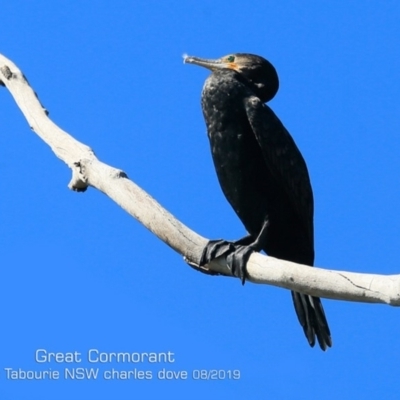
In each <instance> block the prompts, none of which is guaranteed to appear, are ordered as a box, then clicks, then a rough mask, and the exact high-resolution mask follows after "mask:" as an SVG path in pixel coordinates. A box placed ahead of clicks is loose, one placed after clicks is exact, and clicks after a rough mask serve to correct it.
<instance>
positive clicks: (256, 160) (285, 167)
mask: <svg viewBox="0 0 400 400" xmlns="http://www.w3.org/2000/svg"><path fill="white" fill-rule="evenodd" d="M184 62H186V63H189V64H196V65H200V66H202V67H205V68H208V69H209V70H211V71H212V73H211V75H210V76H209V77H208V78H207V80H206V81H205V84H204V87H203V93H202V98H201V104H202V108H203V114H204V118H205V121H206V125H207V131H208V138H209V140H210V145H211V152H212V157H213V160H214V165H215V169H216V172H217V175H218V180H219V183H220V185H221V188H222V191H223V192H224V194H225V196H226V198H227V200H228V201H229V203H230V204H231V206H232V207H233V209H234V210H235V212H236V214H237V215H238V216H239V218H240V219H241V221H242V223H243V224H244V226H245V228H246V230H247V232H248V233H249V235H248V236H246V237H244V238H242V239H240V240H237V241H235V242H228V241H225V240H213V241H210V242H209V243H208V244H207V246H206V248H205V249H204V251H203V255H202V258H201V262H200V263H201V265H205V264H207V263H208V262H210V261H211V260H212V259H214V258H216V257H219V256H222V255H225V256H226V257H227V262H228V266H229V267H230V268H231V270H232V273H233V274H234V275H235V276H237V277H239V278H240V279H241V280H242V283H244V281H245V277H246V263H247V261H248V259H249V257H250V254H251V253H252V252H253V251H261V250H264V251H265V252H266V253H267V254H268V255H270V256H273V257H276V258H281V259H283V260H289V261H292V262H297V263H301V264H306V265H310V266H312V265H313V263H314V227H313V213H314V210H313V208H314V205H313V194H312V189H311V184H310V178H309V175H308V170H307V166H306V163H305V161H304V159H303V157H302V155H301V153H300V151H299V149H298V148H297V146H296V144H295V142H294V141H293V139H292V137H291V136H290V134H289V132H288V131H287V130H286V129H285V127H284V126H283V124H282V123H281V121H280V120H279V119H278V117H277V116H276V115H275V114H274V112H273V111H272V110H271V109H270V108H269V107H268V106H267V105H266V104H264V103H266V102H267V101H269V100H271V99H272V98H273V97H274V96H275V94H276V93H277V91H278V88H279V80H278V75H277V73H276V70H275V68H274V67H273V65H272V64H271V63H270V62H269V61H267V60H266V59H264V58H262V57H260V56H256V55H252V54H244V53H237V54H230V55H227V56H224V57H222V58H219V59H217V60H209V59H202V58H198V57H191V56H185V57H184ZM292 297H293V302H294V306H295V309H296V313H297V316H298V318H299V321H300V324H301V326H302V327H303V329H304V333H305V335H306V337H307V339H308V342H309V344H310V346H314V344H315V337H317V339H318V342H319V345H320V347H321V349H322V350H325V349H326V348H327V347H331V346H332V340H331V336H330V331H329V327H328V323H327V320H326V317H325V313H324V310H323V308H322V304H321V300H320V299H319V298H318V297H313V296H308V295H304V294H301V293H297V292H292Z"/></svg>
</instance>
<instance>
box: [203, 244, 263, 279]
mask: <svg viewBox="0 0 400 400" xmlns="http://www.w3.org/2000/svg"><path fill="white" fill-rule="evenodd" d="M254 251H256V250H255V249H254V248H253V247H252V246H242V245H239V244H235V243H232V242H228V241H226V240H222V239H219V240H210V241H209V242H208V243H207V245H206V247H204V250H203V253H202V255H201V258H200V266H203V265H205V264H208V263H209V262H211V261H212V260H214V259H215V258H218V257H223V256H224V257H226V262H227V264H228V268H229V269H230V270H231V272H232V274H233V275H234V276H236V277H237V278H239V279H240V281H241V282H242V285H244V283H245V281H246V276H247V270H246V264H247V261H248V260H249V258H250V255H251V253H253V252H254Z"/></svg>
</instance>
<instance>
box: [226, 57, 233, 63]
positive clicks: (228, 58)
mask: <svg viewBox="0 0 400 400" xmlns="http://www.w3.org/2000/svg"><path fill="white" fill-rule="evenodd" d="M226 61H228V62H234V61H235V56H229V57H227V58H226Z"/></svg>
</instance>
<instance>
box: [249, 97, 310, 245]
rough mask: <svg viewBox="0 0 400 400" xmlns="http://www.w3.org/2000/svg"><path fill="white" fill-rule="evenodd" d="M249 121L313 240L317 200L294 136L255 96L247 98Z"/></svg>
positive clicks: (270, 164)
mask: <svg viewBox="0 0 400 400" xmlns="http://www.w3.org/2000/svg"><path fill="white" fill-rule="evenodd" d="M244 102H245V108H246V113H247V117H248V120H249V123H250V125H251V127H252V130H253V132H254V135H255V136H256V139H257V141H258V143H259V145H260V148H261V151H262V153H263V156H264V159H265V162H266V164H267V166H268V168H269V170H270V172H271V174H272V176H274V177H275V179H276V180H277V182H279V184H280V185H282V186H283V189H284V191H285V192H286V193H287V196H288V198H289V199H290V201H291V203H292V204H293V207H294V209H295V210H297V213H298V215H299V217H300V220H301V221H302V222H303V224H304V228H305V232H307V233H308V234H309V235H310V236H309V237H310V240H311V243H314V229H313V214H314V201H313V193H312V189H311V183H310V177H309V175H308V170H307V165H306V163H305V161H304V158H303V156H302V155H301V153H300V151H299V149H298V148H297V146H296V144H295V142H294V140H293V138H292V137H291V136H290V134H289V132H288V131H287V130H286V129H285V127H284V126H283V124H282V122H281V121H280V120H279V118H278V117H277V116H276V115H275V113H274V112H273V111H272V110H271V109H270V108H269V107H268V106H267V105H265V104H264V103H262V102H261V100H260V99H259V98H258V97H256V96H250V97H247V98H246V99H245V101H244Z"/></svg>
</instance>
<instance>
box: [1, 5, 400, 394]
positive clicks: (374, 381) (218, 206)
mask: <svg viewBox="0 0 400 400" xmlns="http://www.w3.org/2000/svg"><path fill="white" fill-rule="evenodd" d="M399 25H400V3H398V2H396V1H389V0H388V1H386V2H373V1H363V2H361V1H350V2H346V3H344V2H341V3H340V4H339V3H338V2H334V1H324V2H317V1H305V2H301V4H300V3H299V2H296V1H289V0H283V1H279V2H277V1H275V2H272V1H253V2H251V4H248V5H245V2H243V1H241V2H239V1H235V0H233V1H229V2H228V1H225V0H224V1H209V0H205V1H201V2H194V1H187V2H183V1H182V2H178V1H171V2H156V1H148V0H147V1H136V2H132V1H130V2H129V1H125V2H124V1H116V2H113V3H111V2H106V1H97V2H78V1H69V2H66V1H58V2H53V3H51V2H45V1H35V2H26V1H18V0H15V1H9V2H5V3H4V4H3V5H2V41H1V42H2V45H1V50H0V52H1V53H3V54H4V55H6V56H7V57H9V58H11V59H12V60H13V61H14V62H15V63H16V64H17V65H18V66H19V67H20V68H21V69H22V70H23V72H24V73H25V75H26V76H27V77H28V79H29V81H30V83H31V85H32V86H33V88H34V89H35V90H36V91H37V93H38V95H39V97H40V100H41V101H42V103H43V104H44V105H45V107H46V108H47V109H48V110H49V111H50V117H51V118H52V119H53V120H54V121H55V122H56V123H57V124H59V126H61V127H62V128H63V129H65V130H67V131H68V132H70V133H71V134H72V135H74V136H75V137H76V138H77V139H78V140H81V141H83V142H84V143H86V144H88V145H90V146H91V147H92V148H93V149H94V151H95V152H96V154H97V156H98V157H99V158H100V159H101V160H102V161H104V162H106V163H109V164H111V165H113V166H115V167H118V168H121V169H123V170H124V171H126V172H127V173H128V175H129V177H130V178H131V179H133V180H134V181H135V182H136V183H137V184H139V185H140V186H141V187H143V188H144V189H145V190H146V191H148V192H149V193H150V194H151V195H152V196H154V197H155V198H156V199H157V200H158V201H159V202H160V203H161V204H162V205H163V206H164V207H166V208H167V209H168V210H169V211H171V212H172V213H173V214H174V215H176V216H177V217H178V218H179V219H180V220H181V221H182V222H184V223H185V224H187V225H188V226H189V227H191V228H192V229H194V230H196V231H197V232H199V233H200V234H202V235H203V236H205V237H209V238H220V237H223V238H227V239H235V238H238V237H241V236H243V234H244V229H243V227H242V225H241V223H240V221H239V220H238V219H237V217H236V216H235V215H234V213H233V211H232V210H231V208H230V206H229V205H228V203H227V202H226V200H225V199H224V197H223V195H222V193H221V190H220V188H219V185H218V182H217V180H216V176H215V172H214V170H213V166H212V161H211V156H210V152H209V148H208V141H207V137H206V132H205V124H204V121H203V117H202V113H201V108H200V93H201V88H202V85H203V82H204V80H205V78H206V76H207V74H208V72H207V71H206V70H204V69H201V68H198V67H194V66H191V65H183V63H182V54H183V53H188V54H191V55H197V56H202V57H219V56H222V55H225V54H228V53H232V52H249V53H255V54H260V55H262V56H264V57H265V58H267V59H269V60H270V61H271V62H272V63H273V64H274V65H275V67H276V68H277V71H278V74H279V76H280V82H281V86H280V91H279V93H278V95H277V96H276V98H275V99H274V100H273V101H272V102H271V103H270V106H271V107H272V109H273V110H274V111H275V112H276V114H277V115H278V116H279V117H280V119H281V120H282V121H283V123H284V124H285V126H286V127H287V129H288V130H289V131H290V132H291V134H292V135H293V137H294V138H295V140H296V143H297V144H298V146H299V147H300V149H301V151H302V153H303V155H304V157H305V159H306V161H307V164H308V168H309V171H310V175H311V180H312V184H313V189H314V197H315V208H316V211H315V235H316V240H315V246H316V265H318V266H321V267H325V268H332V269H339V270H350V271H356V272H368V273H382V274H397V273H399V262H398V258H399V254H400V250H399V249H400V239H399V237H400V236H399V232H400V218H399V214H400V202H399V199H400V189H399V172H398V171H399V170H400V157H399V154H400V139H399V138H400V136H399V128H400V105H399V102H398V93H399V92H400V83H399V82H400V79H399V71H400V58H399V57H398V51H399V48H400V36H399ZM0 107H1V111H0V129H1V135H0V172H1V176H2V188H3V190H2V195H1V197H0V215H1V224H0V237H1V240H0V249H1V259H2V260H1V268H0V274H1V275H0V304H1V306H0V315H1V320H2V323H1V326H2V329H1V332H2V334H1V340H0V397H1V398H2V399H42V400H46V399H76V400H81V399H82V400H90V399H100V400H103V399H105V400H106V399H117V400H119V399H121V400H124V399H132V398H140V399H187V398H192V399H203V398H208V399H225V398H229V399H231V400H234V399H243V398H248V399H261V398H287V399H290V398H296V399H303V398H307V399H314V398H315V399H337V398H345V399H346V398H348V399H351V398H368V399H378V398H383V397H384V398H387V399H390V398H393V399H395V398H398V376H399V372H400V370H399V360H400V335H399V332H400V318H399V310H398V309H396V308H391V307H389V306H384V305H366V304H357V303H347V302H339V301H329V300H325V301H324V306H325V310H326V313H327V317H328V319H329V323H330V327H331V330H332V335H333V343H334V345H333V348H332V349H330V350H329V351H328V352H326V353H323V352H322V351H320V350H319V349H318V348H314V349H311V348H309V346H308V344H307V342H306V340H305V338H304V335H303V333H302V330H301V328H300V326H299V324H298V322H297V319H296V316H295V313H294V310H293V307H292V304H291V298H290V295H289V293H288V292H286V291H285V290H282V289H277V288H272V287H268V286H261V285H253V284H250V283H249V284H246V285H245V287H241V285H240V283H239V281H237V280H233V279H227V278H222V277H220V278H218V277H208V276H205V275H204V276H203V275H202V274H199V273H197V272H195V271H193V270H192V269H191V268H188V267H187V265H186V264H185V263H184V262H183V260H182V258H181V257H180V256H179V255H178V254H176V253H174V252H173V251H172V250H171V249H170V248H169V247H167V246H166V245H164V244H163V243H162V242H160V241H159V240H158V239H157V238H156V237H154V236H153V235H152V234H151V233H149V232H148V231H147V230H146V229H145V228H143V227H142V226H141V225H140V224H139V223H138V222H136V221H135V220H134V219H132V218H131V217H130V216H129V215H127V214H126V213H125V212H124V211H123V210H122V209H120V208H119V207H118V206H117V205H116V204H114V203H113V202H112V201H111V200H109V199H108V198H107V197H106V196H104V195H103V194H101V193H99V192H98V191H96V190H94V189H89V190H88V191H87V192H86V193H84V194H77V193H73V192H71V191H69V190H68V188H67V184H68V182H69V179H70V175H71V174H70V171H69V170H68V168H67V167H66V166H65V165H64V164H63V163H62V162H60V161H59V160H58V159H56V157H55V156H54V155H53V154H52V152H51V151H50V149H49V148H48V147H47V146H46V145H45V144H44V143H43V142H42V141H41V140H40V139H39V138H38V137H36V136H35V135H34V134H33V133H32V132H31V131H30V130H29V127H28V126H27V124H26V122H25V120H24V118H23V117H22V115H21V113H20V111H19V110H18V109H17V107H16V105H15V103H14V102H13V100H12V98H11V96H10V95H9V93H8V92H7V91H6V90H5V89H4V88H3V89H1V90H0ZM37 349H46V350H47V351H49V352H62V353H66V352H74V351H77V352H80V353H82V357H83V358H84V359H83V361H82V362H81V363H71V364H66V363H57V362H49V363H44V364H40V363H37V362H36V361H35V351H36V350H37ZM90 349H98V350H99V351H101V352H130V353H135V352H167V351H170V352H173V353H174V355H175V362H174V363H170V364H168V363H155V364H148V363H139V364H133V363H119V364H117V363H104V364H100V363H94V364H93V363H92V364H90V363H88V362H87V361H86V358H85V357H86V354H87V352H88V350H90ZM80 367H82V368H85V367H93V368H99V371H100V374H103V373H104V371H106V370H111V369H112V368H114V369H117V370H133V369H134V368H136V369H137V370H142V371H151V373H152V374H153V379H150V380H133V379H131V380H126V381H124V380H117V379H114V380H106V379H104V378H102V377H101V376H100V377H99V378H98V379H90V380H89V379H84V380H70V379H64V378H60V379H58V380H36V381H26V380H12V379H7V376H6V370H5V368H12V369H14V370H18V369H19V368H21V369H22V370H34V371H40V370H50V369H51V370H52V371H61V372H63V371H64V370H65V368H80ZM164 368H165V369H169V370H173V371H175V372H176V371H186V372H188V375H189V379H187V380H182V379H181V380H179V379H174V380H171V381H165V380H160V379H157V372H158V371H160V370H163V369H164ZM200 369H206V370H213V369H217V370H224V371H227V370H240V373H241V376H240V379H239V380H229V379H225V380H219V381H215V380H212V381H201V380H195V379H193V374H194V373H195V372H194V371H197V370H200Z"/></svg>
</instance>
